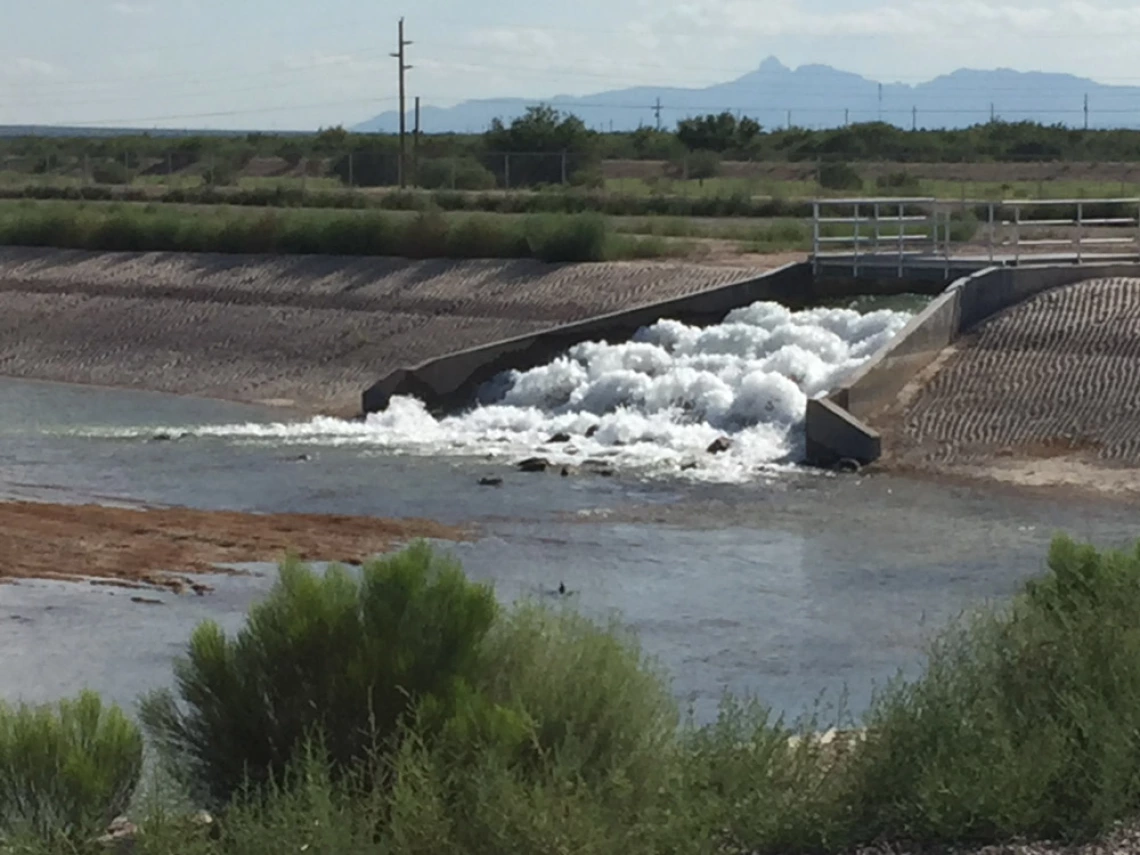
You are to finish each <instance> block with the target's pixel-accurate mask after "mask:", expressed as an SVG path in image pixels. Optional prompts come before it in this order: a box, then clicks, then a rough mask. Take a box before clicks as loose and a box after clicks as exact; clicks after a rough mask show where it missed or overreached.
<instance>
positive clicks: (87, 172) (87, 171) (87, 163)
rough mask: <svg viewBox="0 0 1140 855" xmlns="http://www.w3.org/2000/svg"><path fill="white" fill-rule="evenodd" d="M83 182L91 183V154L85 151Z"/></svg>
mask: <svg viewBox="0 0 1140 855" xmlns="http://www.w3.org/2000/svg"><path fill="white" fill-rule="evenodd" d="M83 183H84V184H90V183H91V156H90V155H89V154H87V152H83Z"/></svg>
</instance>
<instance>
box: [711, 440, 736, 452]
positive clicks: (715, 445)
mask: <svg viewBox="0 0 1140 855" xmlns="http://www.w3.org/2000/svg"><path fill="white" fill-rule="evenodd" d="M730 448H732V440H731V439H729V438H728V437H727V436H721V437H717V438H716V439H714V440H713V441H712V444H710V445H709V447H708V449H707V450H708V453H709V454H721V453H722V452H725V451H728V450H729V449H730Z"/></svg>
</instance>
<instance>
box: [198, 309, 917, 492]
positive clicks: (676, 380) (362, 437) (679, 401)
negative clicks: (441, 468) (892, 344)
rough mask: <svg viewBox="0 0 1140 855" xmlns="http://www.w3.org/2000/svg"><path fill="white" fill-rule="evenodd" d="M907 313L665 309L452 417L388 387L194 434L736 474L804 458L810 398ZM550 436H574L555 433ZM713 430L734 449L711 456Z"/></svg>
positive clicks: (493, 389) (504, 384)
mask: <svg viewBox="0 0 1140 855" xmlns="http://www.w3.org/2000/svg"><path fill="white" fill-rule="evenodd" d="M910 317H911V316H910V314H909V313H906V312H898V311H891V310H880V311H874V312H870V313H866V314H863V313H859V312H856V311H853V310H850V309H809V310H806V311H799V312H793V311H791V310H789V309H787V308H785V307H783V306H780V305H779V304H776V303H768V302H760V303H755V304H753V305H751V306H748V307H747V308H743V309H738V310H736V311H734V312H732V313H731V314H729V315H728V317H727V318H726V319H725V320H724V322H723V323H721V324H718V325H716V326H712V327H707V328H699V327H692V326H687V325H685V324H683V323H680V322H678V321H672V320H663V321H660V322H658V323H656V324H653V325H652V326H649V327H645V328H643V329H641V330H640V331H638V333H637V334H636V335H635V336H634V338H633V339H632V340H631V341H629V342H627V343H624V344H606V343H604V342H589V343H586V344H580V345H578V346H576V347H574V348H572V349H571V350H570V351H569V352H567V353H566V354H565V355H563V356H560V357H558V358H557V359H555V360H554V361H552V362H550V363H549V364H547V365H543V366H541V367H538V368H533V369H531V370H529V371H511V372H507V373H506V374H504V375H501V376H500V377H498V378H496V379H495V380H494V381H492V382H491V383H489V384H487V386H485V387H484V389H482V390H481V393H480V396H479V397H480V401H481V403H480V404H479V406H477V407H475V408H473V409H471V410H470V411H468V412H465V413H462V414H459V415H453V416H447V417H444V418H438V419H437V418H435V417H433V416H432V415H431V414H430V413H429V412H428V411H427V409H426V408H425V406H424V405H423V403H422V402H420V401H418V400H416V399H414V398H408V397H395V398H393V399H392V400H391V401H390V403H389V405H388V408H387V409H386V410H385V411H383V412H380V413H373V414H371V415H369V416H368V417H367V418H366V419H364V420H362V421H342V420H339V419H332V418H315V419H312V420H310V421H307V422H301V423H293V424H245V425H226V426H218V427H206V428H201V429H196V430H195V431H194V433H195V434H197V435H210V436H222V437H232V438H238V439H247V440H271V441H276V442H292V443H306V444H324V445H360V446H371V447H375V448H378V449H386V450H390V451H394V452H402V453H413V454H430V455H447V454H458V455H476V454H477V455H494V456H496V457H505V458H509V459H517V458H518V457H519V456H520V455H535V454H537V455H541V456H543V457H546V458H548V459H549V460H551V461H552V462H554V463H560V464H561V463H573V462H581V461H583V460H585V459H589V458H594V459H597V458H604V459H606V460H607V461H609V462H610V463H612V465H614V466H615V467H618V468H626V469H636V470H639V471H642V472H644V473H646V474H652V473H668V474H678V473H680V472H681V470H682V467H684V474H685V475H686V476H687V477H694V478H702V479H707V480H715V481H739V480H744V479H746V478H748V477H749V476H750V475H752V474H753V473H755V472H756V471H757V470H758V469H763V468H766V467H774V466H780V465H785V464H793V463H795V462H796V461H797V460H799V459H800V458H801V457H802V454H803V419H804V410H805V407H806V405H807V400H808V399H809V398H811V397H815V396H819V395H822V394H824V393H826V392H827V391H828V390H829V389H831V388H833V387H834V386H836V385H837V384H838V383H839V382H840V381H841V380H842V379H843V378H844V377H845V376H846V375H847V374H849V373H850V372H851V371H853V370H854V369H855V368H857V367H858V366H859V365H861V364H862V363H863V362H864V361H866V360H867V358H868V357H870V356H871V355H872V354H873V353H874V352H875V351H876V350H877V349H879V348H880V347H882V346H883V345H884V344H885V343H886V342H888V341H889V340H890V339H891V337H892V336H894V335H895V334H896V333H897V332H899V330H901V329H902V327H903V326H904V325H905V324H906V322H907V321H908V320H909V318H910ZM555 434H568V435H569V436H570V441H569V442H559V443H551V442H550V439H551V438H552V437H553V436H554V435H555ZM587 434H589V436H587ZM719 437H727V438H728V439H730V440H731V447H730V448H729V450H728V451H725V452H723V453H720V454H710V453H709V452H708V450H707V449H708V447H709V445H710V444H711V443H712V442H714V441H715V440H716V439H718V438H719ZM694 463H695V464H696V465H695V466H694V465H693V464H694Z"/></svg>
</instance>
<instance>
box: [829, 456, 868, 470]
mask: <svg viewBox="0 0 1140 855" xmlns="http://www.w3.org/2000/svg"><path fill="white" fill-rule="evenodd" d="M831 468H832V469H834V470H835V471H836V472H858V471H859V470H860V469H862V468H863V467H862V466H860V465H859V461H858V460H852V459H851V458H850V457H844V458H842V459H841V460H839V461H837V462H836V464H835V465H834V466H833V467H831Z"/></svg>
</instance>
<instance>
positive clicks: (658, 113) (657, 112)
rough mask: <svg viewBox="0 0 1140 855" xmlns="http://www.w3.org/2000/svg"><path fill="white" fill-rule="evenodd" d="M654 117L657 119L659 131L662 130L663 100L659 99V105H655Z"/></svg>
mask: <svg viewBox="0 0 1140 855" xmlns="http://www.w3.org/2000/svg"><path fill="white" fill-rule="evenodd" d="M653 115H654V116H656V117H657V130H661V98H660V97H658V99H657V103H656V104H654V105H653Z"/></svg>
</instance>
